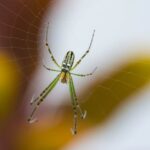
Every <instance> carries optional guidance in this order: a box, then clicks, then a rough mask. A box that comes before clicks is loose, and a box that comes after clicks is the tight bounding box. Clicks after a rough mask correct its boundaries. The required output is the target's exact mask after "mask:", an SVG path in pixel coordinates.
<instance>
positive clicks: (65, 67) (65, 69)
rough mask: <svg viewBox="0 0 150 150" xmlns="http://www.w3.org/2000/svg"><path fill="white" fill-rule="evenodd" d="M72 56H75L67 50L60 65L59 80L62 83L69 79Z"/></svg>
mask: <svg viewBox="0 0 150 150" xmlns="http://www.w3.org/2000/svg"><path fill="white" fill-rule="evenodd" d="M74 58H75V55H74V53H73V52H72V51H68V52H67V53H66V55H65V58H64V60H63V62H62V66H61V68H62V69H61V75H60V80H61V82H62V83H67V81H68V79H69V74H70V70H71V68H72V66H73V63H74Z"/></svg>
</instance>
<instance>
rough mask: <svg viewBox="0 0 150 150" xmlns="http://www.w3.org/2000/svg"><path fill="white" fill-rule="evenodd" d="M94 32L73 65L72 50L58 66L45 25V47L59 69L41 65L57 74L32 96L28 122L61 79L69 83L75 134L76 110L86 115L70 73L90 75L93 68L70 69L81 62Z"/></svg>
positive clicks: (33, 120) (75, 132)
mask: <svg viewBox="0 0 150 150" xmlns="http://www.w3.org/2000/svg"><path fill="white" fill-rule="evenodd" d="M94 33H95V30H94V31H93V35H92V38H91V42H90V45H89V47H88V49H87V50H86V52H85V53H84V54H83V55H82V56H81V58H80V59H79V60H78V61H77V62H76V63H75V64H74V65H73V63H74V58H75V55H74V53H73V52H72V51H68V52H67V54H66V55H65V58H64V60H63V62H62V65H61V66H60V65H59V64H58V63H57V61H56V59H55V57H54V56H53V54H52V51H51V49H50V47H49V44H48V40H47V36H48V27H47V32H46V46H47V49H48V51H49V53H50V56H51V59H52V61H53V62H54V63H55V65H56V66H57V67H58V68H59V69H60V70H57V69H51V68H49V67H46V66H45V65H43V66H44V67H45V68H46V69H47V70H49V71H54V72H58V73H59V74H58V75H57V76H56V78H55V79H54V80H53V81H52V82H51V83H50V84H49V85H48V86H47V87H46V88H45V89H44V90H43V91H42V92H41V94H40V95H39V96H38V97H37V98H32V100H31V105H33V106H34V109H33V111H32V112H31V115H30V116H29V118H28V121H29V122H30V123H32V122H35V121H36V119H34V118H33V115H34V114H35V112H36V111H37V109H38V108H39V105H40V104H41V103H42V102H43V100H44V99H45V98H46V96H47V95H48V94H49V93H50V92H51V91H52V89H53V88H54V87H55V86H56V84H57V83H58V81H59V80H61V82H62V83H68V85H69V91H70V96H71V100H72V107H73V117H74V124H73V128H72V130H71V131H72V133H73V134H77V121H78V112H79V113H80V116H81V119H84V118H85V117H86V111H82V109H81V108H80V105H79V103H78V100H77V96H76V92H75V87H74V83H73V79H72V75H75V76H79V77H85V76H89V75H92V74H93V73H94V71H95V69H94V70H93V71H92V72H91V73H88V74H78V73H73V72H72V70H74V69H75V68H76V67H77V66H78V65H79V64H80V63H81V61H82V60H83V58H84V57H85V56H86V55H87V54H88V53H89V51H90V48H91V45H92V42H93V38H94Z"/></svg>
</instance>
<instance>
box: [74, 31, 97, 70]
mask: <svg viewBox="0 0 150 150" xmlns="http://www.w3.org/2000/svg"><path fill="white" fill-rule="evenodd" d="M94 34H95V30H94V31H93V34H92V38H91V42H90V45H89V47H88V49H87V50H86V52H85V53H84V54H83V55H82V57H81V58H80V59H79V60H78V61H77V62H76V64H75V65H74V66H73V67H72V69H71V70H73V69H75V68H76V67H77V66H78V65H79V64H80V62H81V61H82V59H83V58H84V57H85V56H86V55H87V54H88V53H89V51H90V49H91V46H92V42H93V39H94Z"/></svg>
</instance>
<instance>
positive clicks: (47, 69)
mask: <svg viewBox="0 0 150 150" xmlns="http://www.w3.org/2000/svg"><path fill="white" fill-rule="evenodd" d="M43 67H44V68H45V69H47V70H49V71H54V72H61V71H60V70H56V69H51V68H49V67H47V66H46V65H45V64H44V63H43Z"/></svg>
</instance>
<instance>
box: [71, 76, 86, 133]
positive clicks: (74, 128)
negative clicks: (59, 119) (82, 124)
mask: <svg viewBox="0 0 150 150" xmlns="http://www.w3.org/2000/svg"><path fill="white" fill-rule="evenodd" d="M69 89H70V95H71V99H72V105H73V112H74V127H73V129H72V132H73V134H77V121H78V120H77V119H78V115H77V108H78V110H79V112H80V114H81V118H82V119H84V118H85V117H86V111H85V112H84V113H83V111H82V110H81V108H80V105H79V103H78V101H77V96H76V93H75V88H74V84H73V80H72V77H71V75H70V76H69Z"/></svg>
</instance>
